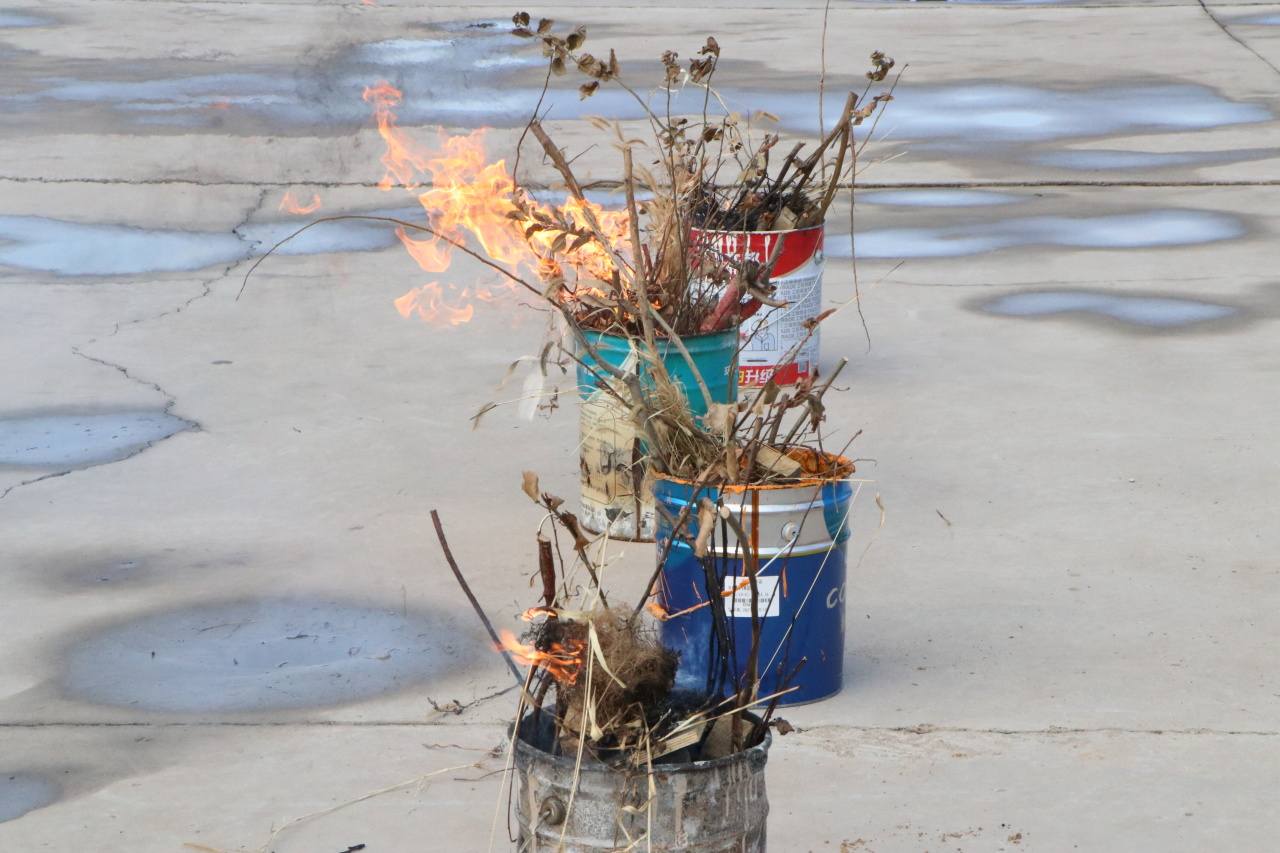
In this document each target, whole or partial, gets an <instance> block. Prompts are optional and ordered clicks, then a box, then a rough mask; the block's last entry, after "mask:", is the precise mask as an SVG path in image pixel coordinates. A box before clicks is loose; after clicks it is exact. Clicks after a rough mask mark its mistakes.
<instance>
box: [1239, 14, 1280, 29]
mask: <svg viewBox="0 0 1280 853" xmlns="http://www.w3.org/2000/svg"><path fill="white" fill-rule="evenodd" d="M1229 23H1231V24H1249V25H1253V26H1259V27H1280V14H1277V15H1250V16H1249V17H1247V18H1236V19H1235V20H1234V21H1230V22H1229Z"/></svg>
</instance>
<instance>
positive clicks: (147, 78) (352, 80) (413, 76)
mask: <svg viewBox="0 0 1280 853" xmlns="http://www.w3.org/2000/svg"><path fill="white" fill-rule="evenodd" d="M509 30H510V23H509V22H508V23H507V25H506V26H504V27H469V26H465V25H464V26H462V27H459V28H454V29H453V30H452V32H444V31H443V30H434V31H433V35H432V36H431V37H425V38H413V37H402V38H396V39H388V40H384V41H379V42H373V43H369V44H363V45H356V46H354V47H351V48H348V49H346V50H345V51H344V52H341V53H338V54H336V55H330V56H325V57H322V58H315V59H312V58H307V59H304V60H303V61H302V64H301V65H298V64H292V65H288V66H285V65H261V64H258V65H254V66H249V67H244V68H242V69H237V70H234V71H228V70H225V65H223V66H215V65H211V64H210V63H207V62H203V61H198V60H190V61H169V62H164V63H149V64H147V63H135V64H131V65H129V66H121V65H110V66H108V65H107V64H106V63H92V62H85V63H80V64H79V65H75V66H71V67H52V66H51V67H50V68H49V69H48V71H49V73H47V74H45V75H43V76H42V75H41V74H40V73H39V72H38V71H36V72H34V73H31V74H29V75H28V78H29V79H30V80H31V81H32V84H31V85H29V86H28V89H27V91H23V92H18V93H14V94H9V95H6V96H4V97H0V103H5V104H6V105H7V107H8V109H7V110H6V112H9V113H11V114H13V115H14V116H15V117H16V116H19V115H20V114H22V113H31V112H39V113H42V114H46V115H48V114H51V113H55V112H56V111H63V112H66V111H68V110H71V111H74V110H76V109H80V108H87V107H105V108H106V109H107V110H109V111H110V112H111V113H113V114H114V115H116V116H117V117H118V118H119V119H120V120H121V122H122V123H123V124H126V125H134V126H137V125H161V126H176V127H189V128H220V129H225V128H226V127H227V123H228V120H229V119H236V118H238V119H241V120H243V121H244V122H246V123H247V124H246V126H245V127H244V130H246V131H248V132H264V131H271V132H277V133H278V132H282V131H284V132H287V130H288V129H289V128H290V127H295V128H305V129H308V130H309V129H314V128H318V127H323V128H324V129H325V130H326V131H328V132H335V133H347V132H350V131H351V130H353V129H355V128H359V127H363V126H367V125H368V124H369V123H370V118H371V115H372V111H371V109H370V107H369V105H368V104H367V103H365V101H364V100H363V98H362V95H363V92H364V89H365V87H367V86H371V85H373V84H375V83H376V82H377V81H378V80H380V79H387V80H389V81H390V82H391V83H392V85H394V86H395V87H396V88H398V89H400V90H402V91H403V92H405V95H406V97H405V101H404V103H403V104H402V105H401V106H400V107H399V108H398V109H397V114H398V115H399V117H400V121H401V123H402V124H404V125H421V124H440V125H446V126H474V125H478V124H490V125H501V126H512V125H514V124H516V123H517V121H519V122H523V121H524V120H525V119H526V118H527V116H526V113H528V111H529V110H531V109H532V107H533V104H534V103H536V101H537V94H538V91H539V89H538V88H537V87H536V83H535V81H534V80H533V79H531V78H530V79H524V80H522V81H520V82H524V83H525V85H523V86H517V85H511V84H514V83H516V82H517V81H516V80H514V79H513V78H512V76H511V75H512V72H517V71H520V70H526V69H530V68H540V67H542V65H543V63H544V61H545V60H543V59H542V57H541V55H540V53H539V52H538V51H537V50H533V49H530V43H529V42H526V41H524V40H522V39H519V38H516V37H515V36H512V35H511V34H510V32H509ZM534 76H535V77H536V76H537V75H536V74H535V75H534ZM574 98H575V100H576V98H577V94H576V91H575V93H574ZM51 117H52V118H53V119H54V120H58V117H57V116H51Z"/></svg>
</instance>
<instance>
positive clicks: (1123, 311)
mask: <svg viewBox="0 0 1280 853" xmlns="http://www.w3.org/2000/svg"><path fill="white" fill-rule="evenodd" d="M974 307H975V308H976V309H977V310H979V311H982V312H984V313H987V314H995V315H997V316H1001V317H1052V316H1061V315H1065V316H1068V317H1076V318H1085V319H1093V318H1098V317H1102V318H1106V319H1108V320H1114V321H1117V322H1119V323H1122V324H1124V325H1126V326H1134V327H1141V328H1145V329H1152V330H1175V329H1188V328H1193V327H1197V328H1200V327H1204V326H1205V325H1206V324H1212V323H1218V322H1220V321H1223V320H1235V319H1240V318H1242V317H1243V315H1244V311H1243V309H1241V308H1239V307H1237V306H1234V305H1225V304H1221V303H1215V302H1206V301H1203V300H1198V299H1186V298H1183V297H1177V296H1152V295H1149V294H1136V293H1117V292H1113V291H1099V290H1036V291H1029V292H1022V293H1010V294H1006V295H1004V296H999V297H996V298H995V299H990V300H984V301H981V302H978V303H975V305H974Z"/></svg>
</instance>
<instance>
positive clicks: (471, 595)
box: [431, 509, 525, 684]
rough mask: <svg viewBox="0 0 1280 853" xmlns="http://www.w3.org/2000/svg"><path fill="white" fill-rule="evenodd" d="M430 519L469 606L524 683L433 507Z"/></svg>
mask: <svg viewBox="0 0 1280 853" xmlns="http://www.w3.org/2000/svg"><path fill="white" fill-rule="evenodd" d="M431 521H432V523H433V524H435V526H436V536H437V537H438V538H439V539H440V550H442V551H444V558H445V560H447V561H448V563H449V568H451V569H453V576H454V577H455V578H457V579H458V586H460V587H462V591H463V592H465V593H466V594H467V600H468V601H470V602H471V606H472V607H473V608H474V609H475V611H476V615H477V616H479V617H480V621H481V622H483V623H484V627H485V630H486V631H488V632H489V636H490V637H492V638H493V642H494V644H495V645H497V647H498V648H499V649H502V659H503V660H505V661H506V662H507V667H508V668H510V670H511V674H512V675H514V676H515V677H516V681H518V682H520V683H521V684H524V680H525V677H524V676H523V675H521V674H520V668H519V667H517V666H516V662H515V661H513V660H512V659H511V653H510V652H508V651H507V650H506V649H505V648H503V646H502V640H500V639H499V638H498V632H497V631H495V630H493V624H492V623H491V622H490V621H489V617H488V616H485V615H484V610H483V609H482V608H481V607H480V602H479V601H477V600H476V596H475V593H473V592H472V591H471V586H470V585H469V584H468V583H467V579H466V578H464V577H463V576H462V570H461V569H459V568H458V564H457V562H455V561H454V559H453V552H452V551H450V550H449V542H448V540H446V539H445V538H444V527H442V526H441V525H440V514H439V513H438V512H436V511H435V510H434V509H433V510H431Z"/></svg>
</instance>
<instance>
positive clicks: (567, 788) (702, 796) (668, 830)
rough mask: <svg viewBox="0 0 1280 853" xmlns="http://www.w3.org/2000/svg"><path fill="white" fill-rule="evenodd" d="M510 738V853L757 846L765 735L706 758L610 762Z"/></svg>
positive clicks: (727, 852) (738, 851)
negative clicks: (513, 832)
mask: <svg viewBox="0 0 1280 853" xmlns="http://www.w3.org/2000/svg"><path fill="white" fill-rule="evenodd" d="M529 720H530V718H529V717H528V716H526V717H525V719H524V721H523V722H522V724H521V731H520V736H519V737H515V738H514V741H515V744H514V751H515V773H516V819H517V822H518V825H519V836H518V839H517V842H516V850H517V853H598V851H609V850H613V851H622V850H635V851H648V850H654V851H688V853H765V822H766V819H767V818H768V815H769V800H768V797H767V796H766V794H765V780H764V769H765V762H766V761H767V760H768V757H769V745H770V742H771V738H770V737H769V736H767V735H766V737H765V739H764V742H763V743H761V744H759V745H758V746H754V747H752V748H750V749H747V750H743V751H742V752H739V753H736V754H734V755H730V756H726V757H725V758H717V759H715V760H713V761H695V762H690V763H686V764H661V765H655V766H654V767H653V768H652V770H646V769H639V770H630V771H627V770H618V769H615V768H613V767H609V766H608V765H604V764H594V763H590V762H583V763H582V764H581V765H580V766H579V765H578V764H577V761H576V756H574V755H551V754H550V753H548V752H546V751H545V750H544V749H541V748H539V746H537V745H535V744H534V743H532V742H530V741H532V740H537V738H534V737H532V732H531V731H529V730H530V729H531V726H529V725H528V723H529ZM512 729H513V730H514V729H515V726H514V725H513V726H512Z"/></svg>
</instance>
